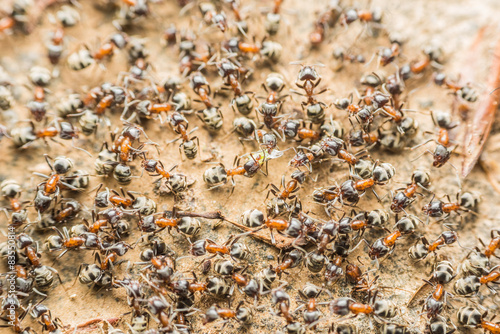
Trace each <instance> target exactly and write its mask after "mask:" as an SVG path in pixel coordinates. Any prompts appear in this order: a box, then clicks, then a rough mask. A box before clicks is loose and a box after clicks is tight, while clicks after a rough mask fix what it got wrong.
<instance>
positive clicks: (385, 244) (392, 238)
mask: <svg viewBox="0 0 500 334" xmlns="http://www.w3.org/2000/svg"><path fill="white" fill-rule="evenodd" d="M401 236H402V233H401V231H399V230H396V231H394V232H390V234H389V235H387V236H385V237H382V238H380V239H377V240H375V242H374V243H373V244H372V245H371V246H370V244H368V241H366V239H363V241H364V242H365V244H366V245H368V248H369V250H368V255H369V256H370V259H372V260H378V259H379V258H382V257H385V256H388V255H390V254H392V252H394V249H395V247H396V241H397V240H398V239H399V238H400V237H401ZM351 252H352V250H351Z"/></svg>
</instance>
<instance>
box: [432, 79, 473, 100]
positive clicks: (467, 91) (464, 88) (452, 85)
mask: <svg viewBox="0 0 500 334" xmlns="http://www.w3.org/2000/svg"><path fill="white" fill-rule="evenodd" d="M434 83H435V84H436V85H438V86H441V87H443V86H444V87H446V88H447V89H449V90H451V91H452V92H453V94H455V95H457V96H460V97H461V98H462V99H464V100H465V101H467V102H476V101H477V99H478V96H477V92H476V90H475V89H473V88H472V87H471V86H470V84H467V85H460V84H458V83H456V82H453V81H451V80H449V79H448V77H447V76H446V74H444V73H437V74H435V75H434Z"/></svg>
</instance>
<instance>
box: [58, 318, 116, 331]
mask: <svg viewBox="0 0 500 334" xmlns="http://www.w3.org/2000/svg"><path fill="white" fill-rule="evenodd" d="M120 320H121V318H120V317H118V318H109V319H101V318H96V319H90V320H88V321H86V322H84V323H82V324H79V325H76V326H71V325H68V326H65V329H67V330H68V332H71V331H74V330H75V329H81V328H85V327H89V326H92V325H95V324H98V323H100V322H103V321H106V322H107V323H109V324H110V325H113V324H116V323H117V322H119V321H120ZM68 327H69V328H68Z"/></svg>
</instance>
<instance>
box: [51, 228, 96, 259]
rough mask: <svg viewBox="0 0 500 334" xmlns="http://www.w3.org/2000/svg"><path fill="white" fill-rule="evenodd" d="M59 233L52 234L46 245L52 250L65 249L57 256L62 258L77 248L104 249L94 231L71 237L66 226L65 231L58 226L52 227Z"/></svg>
mask: <svg viewBox="0 0 500 334" xmlns="http://www.w3.org/2000/svg"><path fill="white" fill-rule="evenodd" d="M52 229H53V230H55V231H56V232H57V234H58V235H51V236H49V237H48V238H47V240H46V241H45V246H46V247H47V249H48V250H49V251H50V252H52V251H55V250H63V249H64V250H63V252H61V254H59V255H58V256H57V259H59V258H61V257H62V256H63V255H64V254H66V253H67V252H68V251H69V250H75V249H95V250H97V249H103V246H102V243H101V240H100V239H99V238H98V237H97V235H95V234H94V233H85V234H82V235H80V236H75V237H70V236H69V233H68V230H67V229H66V227H63V232H61V231H59V230H58V229H57V228H56V227H52Z"/></svg>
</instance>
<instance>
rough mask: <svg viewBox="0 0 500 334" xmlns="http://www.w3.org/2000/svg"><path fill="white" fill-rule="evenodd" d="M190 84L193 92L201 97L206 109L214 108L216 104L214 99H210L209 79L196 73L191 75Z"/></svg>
mask: <svg viewBox="0 0 500 334" xmlns="http://www.w3.org/2000/svg"><path fill="white" fill-rule="evenodd" d="M189 84H190V86H191V88H192V89H193V91H194V92H195V93H196V95H198V96H199V97H200V100H201V101H197V102H202V103H203V104H204V105H205V107H206V108H213V107H214V104H213V102H212V99H211V98H210V92H211V89H210V85H209V84H208V81H207V79H206V78H205V76H204V75H203V74H201V73H200V72H195V73H193V74H192V75H191V78H190V81H189Z"/></svg>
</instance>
